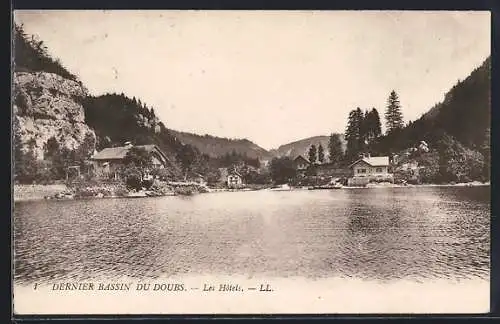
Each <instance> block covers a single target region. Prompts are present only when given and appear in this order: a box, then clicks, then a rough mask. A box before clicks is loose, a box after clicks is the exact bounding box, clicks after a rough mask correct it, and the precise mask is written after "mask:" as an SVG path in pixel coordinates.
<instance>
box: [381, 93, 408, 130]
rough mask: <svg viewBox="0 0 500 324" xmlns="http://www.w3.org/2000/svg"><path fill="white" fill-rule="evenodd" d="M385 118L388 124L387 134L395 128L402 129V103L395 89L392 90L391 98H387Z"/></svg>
mask: <svg viewBox="0 0 500 324" xmlns="http://www.w3.org/2000/svg"><path fill="white" fill-rule="evenodd" d="M385 120H386V126H387V134H390V133H392V132H394V131H395V130H399V129H402V128H403V126H404V123H403V113H402V112H401V104H400V102H399V97H398V94H397V93H396V91H394V90H392V91H391V93H390V95H389V98H388V99H387V110H386V112H385Z"/></svg>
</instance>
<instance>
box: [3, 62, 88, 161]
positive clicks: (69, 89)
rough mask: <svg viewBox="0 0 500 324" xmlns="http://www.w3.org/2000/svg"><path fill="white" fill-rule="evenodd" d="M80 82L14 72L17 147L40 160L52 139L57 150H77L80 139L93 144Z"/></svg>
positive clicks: (38, 74)
mask: <svg viewBox="0 0 500 324" xmlns="http://www.w3.org/2000/svg"><path fill="white" fill-rule="evenodd" d="M86 96H87V90H86V89H85V88H84V87H83V86H82V84H81V83H79V82H75V81H72V80H69V79H66V78H63V77H61V76H59V75H57V74H54V73H47V72H16V73H15V74H14V78H13V93H12V98H13V122H14V129H15V132H16V135H17V138H18V140H19V141H20V144H21V148H22V149H23V150H24V151H26V150H28V149H31V150H32V152H33V154H34V155H35V156H36V158H37V159H43V155H44V146H45V144H46V143H47V141H48V140H49V139H50V138H52V137H54V138H55V139H56V140H57V142H58V143H59V144H60V146H61V147H63V146H64V147H66V148H68V149H70V150H75V149H78V148H79V146H80V145H81V144H82V143H83V142H84V140H87V141H89V140H90V141H91V142H93V143H95V134H94V131H93V130H92V129H90V128H89V127H88V126H87V125H86V124H85V115H84V109H83V106H82V102H83V100H84V98H85V97H86Z"/></svg>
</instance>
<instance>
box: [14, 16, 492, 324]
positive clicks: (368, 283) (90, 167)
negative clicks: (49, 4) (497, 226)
mask: <svg viewBox="0 0 500 324" xmlns="http://www.w3.org/2000/svg"><path fill="white" fill-rule="evenodd" d="M11 85H12V93H11V96H12V107H11V116H12V118H11V119H12V150H11V154H12V161H13V166H12V179H13V182H12V190H13V194H12V195H13V211H12V215H11V219H12V256H13V257H12V260H13V261H12V262H13V264H12V271H13V274H12V294H13V311H14V315H74V314H79V315H102V314H132V315H140V314H163V315H169V314H170V315H176V314H401V313H403V314H424V313H425V314H429V313H431V314H438V313H439V314H465V313H467V314H485V313H488V312H489V311H490V275H491V271H490V238H491V233H490V219H491V194H490V190H491V186H490V170H491V163H490V160H491V154H490V151H491V150H490V145H491V144H490V132H491V131H490V125H491V103H490V101H491V99H490V97H491V13H490V12H489V11H389V10H387V11H354V10H353V11H348V10H345V11H317V10H316V11H315V10H296V11H286V10H276V11H265V10H247V11H236V10H235V11H231V10H15V11H14V12H13V20H12V83H11Z"/></svg>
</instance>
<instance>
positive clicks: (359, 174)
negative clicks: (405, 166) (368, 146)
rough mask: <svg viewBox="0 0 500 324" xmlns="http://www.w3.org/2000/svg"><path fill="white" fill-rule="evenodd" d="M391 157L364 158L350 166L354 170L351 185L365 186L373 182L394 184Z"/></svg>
mask: <svg viewBox="0 0 500 324" xmlns="http://www.w3.org/2000/svg"><path fill="white" fill-rule="evenodd" d="M389 166H390V163H389V157H388V156H374V157H364V158H361V159H359V160H357V161H355V162H353V163H351V165H349V168H350V169H351V170H352V175H353V176H352V178H350V179H349V180H350V183H352V184H353V185H365V184H367V183H369V182H371V181H380V182H382V181H389V182H393V181H394V177H393V174H392V173H390V172H389Z"/></svg>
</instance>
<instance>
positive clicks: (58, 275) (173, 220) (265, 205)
mask: <svg viewBox="0 0 500 324" xmlns="http://www.w3.org/2000/svg"><path fill="white" fill-rule="evenodd" d="M410 191H411V192H410ZM14 214H15V217H14V244H15V263H14V264H15V273H14V278H15V279H16V280H17V281H20V282H30V281H34V280H43V279H45V280H50V279H52V280H53V279H57V280H62V279H69V278H71V279H88V278H92V277H102V276H105V277H109V278H113V277H121V276H129V277H134V278H157V277H159V276H165V275H178V274H192V275H197V274H221V275H224V274H239V275H270V276H282V277H287V276H303V277H312V278H319V277H334V276H338V277H355V278H361V279H375V280H381V281H385V280H392V279H411V280H414V281H421V280H429V279H433V278H448V279H450V280H461V279H464V278H483V279H487V278H489V273H490V272H489V266H490V260H489V253H490V250H489V243H490V240H489V238H490V233H489V225H490V223H489V220H490V201H489V188H481V187H478V188H408V189H406V188H392V189H381V190H363V189H360V190H334V191H291V192H269V191H261V192H244V193H217V194H210V195H198V196H193V197H188V198H185V199H179V198H178V197H162V198H154V199H148V198H146V199H116V200H113V199H109V200H108V199H106V200H86V201H64V202H51V201H43V202H24V203H16V205H15V208H14Z"/></svg>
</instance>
